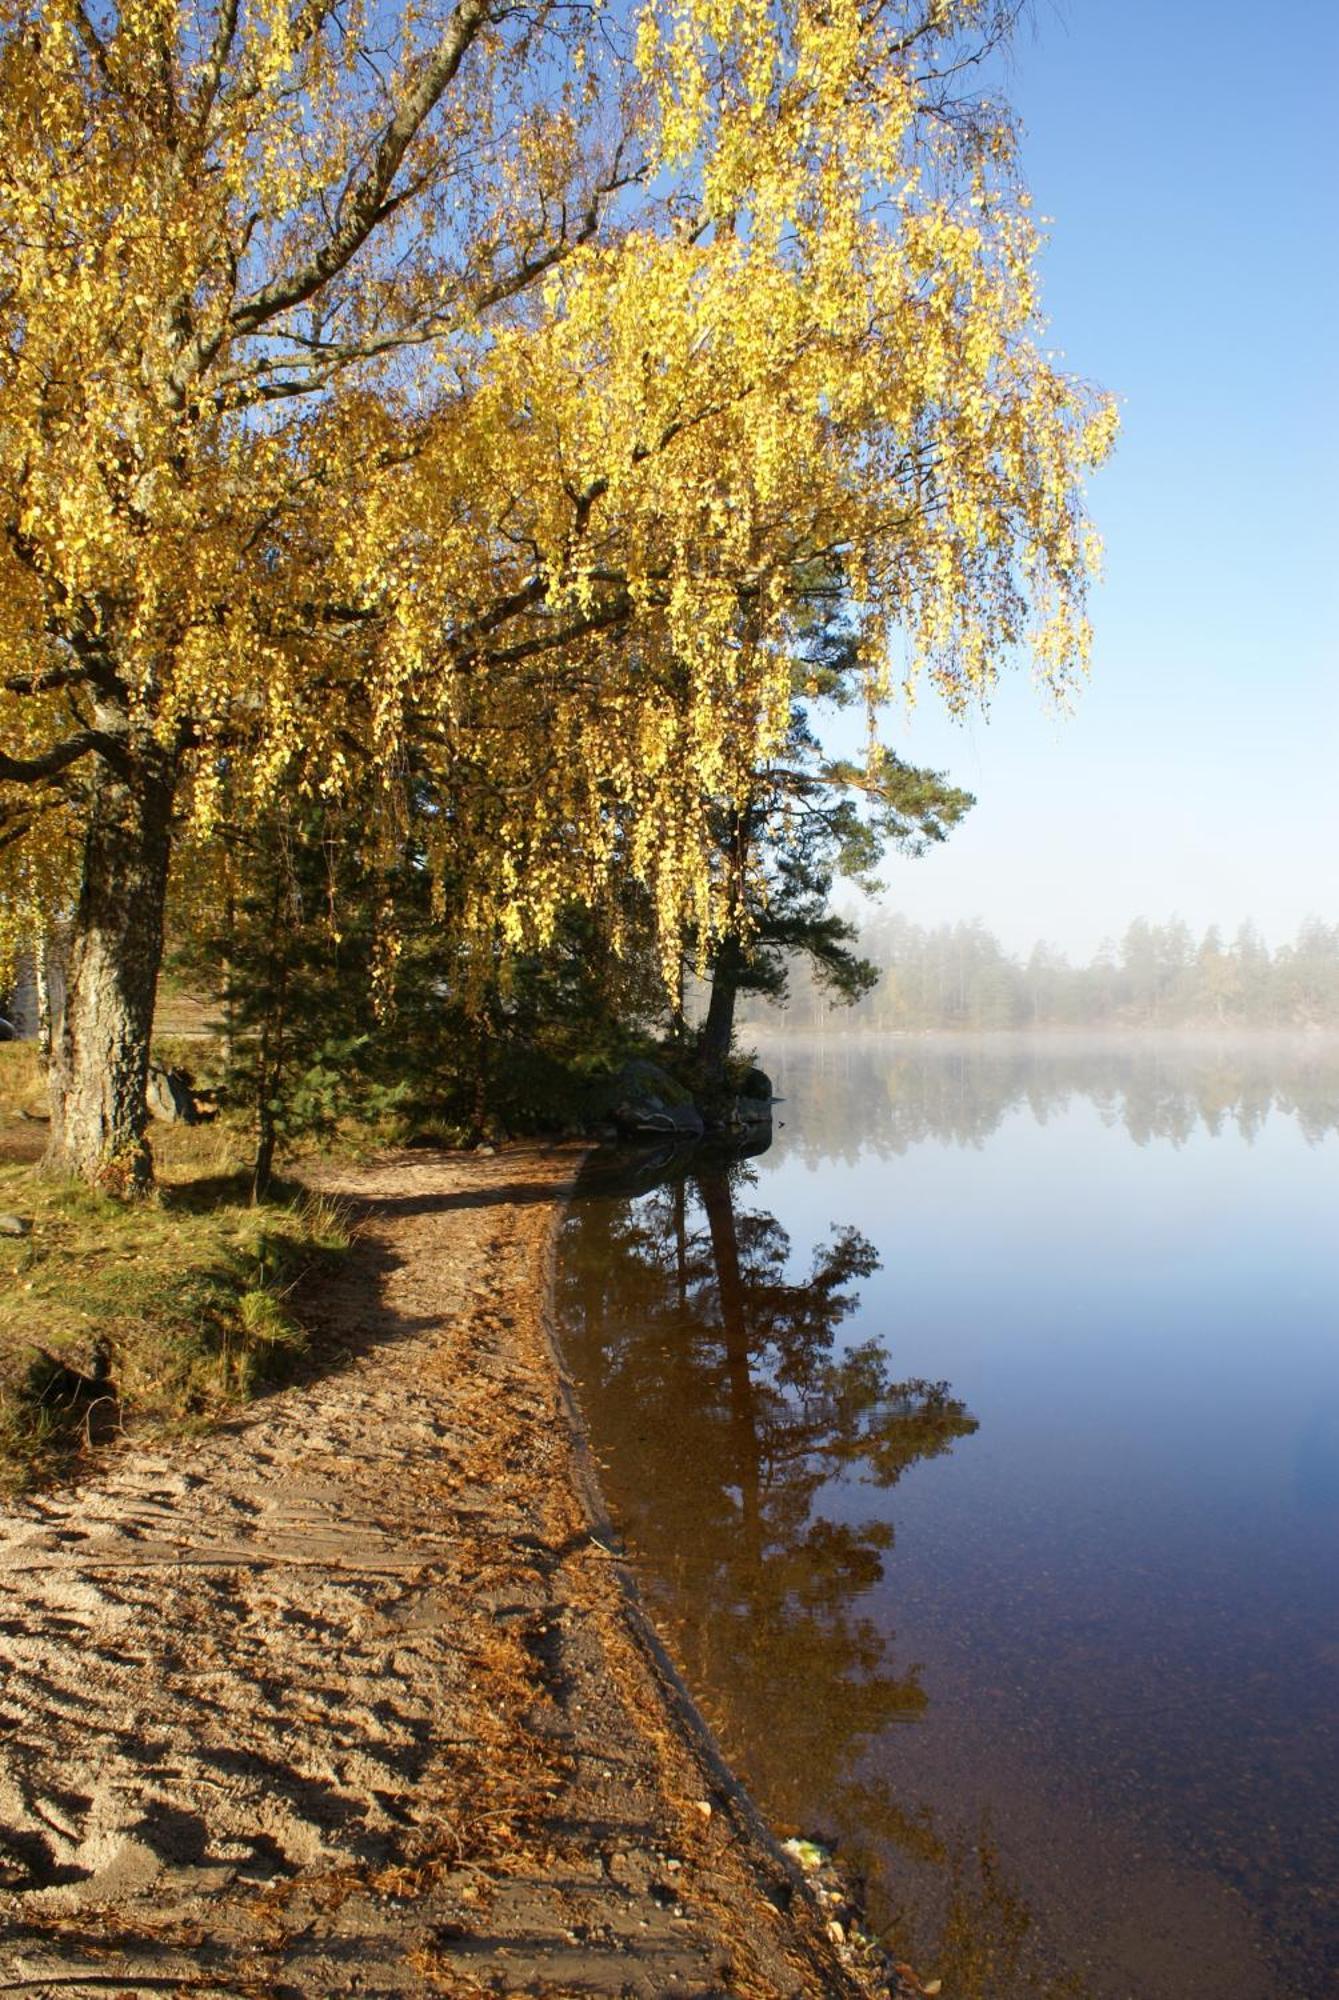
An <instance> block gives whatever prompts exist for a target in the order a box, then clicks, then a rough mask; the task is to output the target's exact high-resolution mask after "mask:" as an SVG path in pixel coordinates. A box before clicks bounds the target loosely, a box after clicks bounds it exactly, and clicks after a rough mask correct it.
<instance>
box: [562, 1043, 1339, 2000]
mask: <svg viewBox="0 0 1339 2000" xmlns="http://www.w3.org/2000/svg"><path fill="white" fill-rule="evenodd" d="M763 1053H764V1061H765V1063H766V1066H767V1068H768V1069H769V1070H770V1072H771V1073H772V1075H773V1076H774V1078H775V1079H776V1081H777V1088H778V1089H779V1090H780V1091H781V1092H782V1093H783V1095H784V1097H785V1099H786V1102H785V1103H784V1104H783V1105H781V1106H779V1107H778V1114H777V1115H778V1118H779V1119H780V1120H782V1121H784V1122H783V1123H782V1124H781V1125H780V1127H779V1129H778V1130H777V1131H776V1134H775V1138H774V1143H773V1145H772V1147H771V1148H770V1150H769V1151H768V1152H767V1153H765V1154H764V1155H762V1156H760V1157H758V1158H756V1159H754V1160H751V1161H749V1162H747V1163H742V1164H741V1163H735V1164H726V1163H723V1162H717V1163H716V1164H715V1165H713V1164H711V1163H710V1162H709V1161H707V1160H705V1159H703V1158H701V1157H699V1158H697V1159H696V1160H693V1161H691V1162H690V1163H689V1165H688V1168H687V1171H686V1172H684V1171H683V1169H682V1166H680V1167H679V1168H678V1169H677V1170H676V1169H675V1168H674V1167H672V1166H670V1167H669V1168H668V1170H665V1167H664V1163H660V1169H659V1170H658V1168H657V1163H655V1162H653V1161H649V1162H647V1163H646V1165H645V1166H644V1168H643V1170H642V1171H641V1174H640V1177H639V1180H638V1181H637V1182H636V1183H634V1184H633V1188H632V1191H631V1192H628V1191H627V1188H628V1183H627V1181H626V1178H625V1181H624V1184H623V1187H622V1188H619V1187H618V1185H617V1184H614V1183H610V1182H609V1181H608V1180H606V1181H604V1182H603V1183H601V1182H600V1181H599V1180H598V1179H593V1180H592V1181H591V1183H590V1187H589V1191H588V1194H587V1198H586V1199H585V1200H584V1201H582V1202H581V1203H579V1204H578V1205H577V1206H576V1207H575V1208H574V1210H573V1213H572V1216H571V1219H570V1221H569V1223H568V1225H567V1230H566V1235H565V1239H564V1249H563V1255H562V1260H561V1268H560V1292H561V1302H562V1312H563V1318H564V1323H565V1333H564V1339H565V1344H566V1345H567V1348H568V1353H569V1358H570V1360H571V1362H572V1364H573V1366H574V1369H575V1371H576V1373H577V1375H578V1378H579V1380H580V1381H581V1383H582V1387H583V1395H584V1400H585V1405H586V1410H587V1414H588V1417H589V1420H590V1423H591V1427H592V1431H593V1435H594V1441H595V1445H596V1449H597V1451H598V1452H599V1453H600V1455H601V1456H602V1458H603V1459H604V1460H605V1461H606V1472H605V1480H606V1490H607V1494H608V1497H609V1500H610V1504H611V1506H612V1508H613V1510H614V1512H615V1514H616V1515H617V1517H618V1519H619V1521H620V1524H621V1526H622V1528H623V1530H624V1532H625V1533H626V1535H627V1538H628V1541H629V1544H630V1546H631V1547H632V1548H633V1549H634V1551H635V1553H636V1556H637V1560H638V1563H639V1567H640V1572H641V1576H642V1580H643V1586H644V1589H645V1590H646V1592H647V1595H648V1597H649V1598H650V1600H651V1602H652V1605H653V1608H654V1610H655V1614H656V1616H657V1619H658V1621H659V1622H660V1624H661V1626H662V1629H663V1630H664V1632H665V1634H666V1636H667V1638H668V1639H669V1640H670V1642H671V1644H672V1645H673V1647H674V1649H675V1650H676V1652H677V1655H678V1657H679V1660H680V1663H681V1665H682V1667H683V1669H684V1671H685V1673H686V1675H687V1678H688V1679H689V1681H690V1684H691V1685H692V1686H693V1688H694V1691H695V1693H696V1694H697V1695H698V1697H699V1699H700V1701H701V1704H702V1706H703V1708H704V1710H705V1711H706V1713H707V1714H708V1716H709V1718H710V1719H711V1721H712V1723H713V1725H714V1727H715V1728H716V1730H717V1732H718V1735H719V1736H720V1738H721V1740H722V1742H723V1744H724V1746H725V1748H726V1750H727V1752H728V1753H729V1754H730V1756H731V1757H732V1758H733V1760H734V1761H735V1762H736V1764H737V1765H738V1766H739V1767H741V1768H742V1770H743V1772H744V1774H745V1775H746V1776H747V1778H748V1780H749V1781H750V1783H751V1785H752V1787H753V1789H754V1792H755V1796H756V1797H757V1798H758V1800H759V1802H760V1804H761V1805H762V1807H763V1809H764V1811H765V1812H766V1813H767V1814H768V1815H769V1816H770V1818H771V1819H772V1820H773V1822H774V1823H775V1824H776V1825H777V1826H778V1827H780V1828H782V1829H783V1830H786V1831H792V1830H793V1831H803V1832H806V1833H816V1834H818V1835H819V1836H820V1837H826V1838H829V1839H836V1840H837V1841H838V1842H839V1844H840V1847H841V1849H842V1851H843V1852H844V1853H845V1854H847V1855H848V1856H849V1857H850V1858H851V1859H853V1860H854V1861H855V1862H856V1863H857V1865H859V1866H860V1867H861V1868H862V1869H863V1870H864V1871H865V1873H866V1876H867V1879H868V1884H869V1897H870V1906H871V1909H872V1911H873V1912H874V1915H875V1917H876V1920H877V1921H878V1923H879V1924H880V1925H882V1926H887V1927H889V1929H890V1932H891V1935H892V1938H893V1941H894V1942H895V1943H896V1944H897V1946H898V1947H899V1949H900V1954H901V1955H903V1956H905V1957H907V1958H909V1959H910V1960H911V1961H912V1963H913V1964H915V1965H916V1966H917V1967H918V1969H919V1970H920V1971H921V1973H922V1975H923V1976H925V1977H927V1978H928V1977H930V1976H931V1975H932V1974H938V1975H939V1976H941V1977H942V1978H943V1980H944V1993H945V1996H946V2000H958V1996H970V1995H982V1996H985V1995H990V1996H992V2000H1012V1996H1013V1995H1033V1994H1036V1995H1048V1996H1061V1995H1093V1996H1099V2000H1133V1997H1134V1996H1138V2000H1173V1996H1175V2000H1185V1997H1186V1996H1192V2000H1199V1997H1200V1996H1203V2000H1328V1996H1332V1995H1335V1994H1339V1255H1337V1250H1336V1239H1337V1238H1339V1230H1337V1229H1336V1195H1339V1171H1337V1170H1339V1046H1336V1045H1335V1044H1334V1043H1323V1042H1316V1043H1313V1044H1311V1045H1310V1046H1306V1047H1302V1048H1296V1047H1294V1048H1288V1047H1286V1046H1282V1045H1279V1046H1274V1047H1269V1048H1266V1047H1262V1046H1259V1045H1257V1046H1256V1047H1255V1048H1254V1049H1252V1050H1245V1051H1243V1050H1241V1049H1240V1048H1238V1049H1236V1050H1233V1049H1227V1048H1221V1047H1219V1048H1211V1049H1204V1048H1194V1047H1189V1046H1184V1045H1183V1046H1182V1047H1180V1048H1171V1047H1153V1046H1151V1045H1147V1044H1143V1045H1140V1044H1126V1045H1125V1046H1124V1047H1121V1046H1112V1045H1107V1046H1105V1047H1103V1046H1100V1045H1094V1046H1091V1047H1084V1046H1080V1045H1076V1044H1073V1043H1070V1044H1066V1045H1064V1046H1063V1047H1061V1048H1060V1049H1059V1050H1057V1049H1055V1048H1054V1047H1053V1046H1052V1047H1048V1046H1047V1045H1045V1044H1040V1045H1038V1044H1032V1043H1020V1042H1019V1041H1018V1040H1016V1039H1015V1040H1003V1039H999V1040H995V1041H993V1042H992V1041H983V1042H980V1043H975V1044H972V1043H966V1042H963V1041H961V1040H954V1041H951V1042H939V1043H932V1042H916V1043H908V1042H897V1041H889V1042H881V1043H871V1042H854V1043H851V1044H847V1045H842V1044H837V1045H835V1047H834V1045H831V1044H830V1045H829V1047H828V1049H827V1051H823V1050H818V1049H812V1048H810V1049H807V1050H806V1049H805V1048H803V1047H802V1046H800V1045H797V1044H788V1043H778V1044H777V1045H776V1046H774V1047H771V1048H766V1049H764V1052H763Z"/></svg>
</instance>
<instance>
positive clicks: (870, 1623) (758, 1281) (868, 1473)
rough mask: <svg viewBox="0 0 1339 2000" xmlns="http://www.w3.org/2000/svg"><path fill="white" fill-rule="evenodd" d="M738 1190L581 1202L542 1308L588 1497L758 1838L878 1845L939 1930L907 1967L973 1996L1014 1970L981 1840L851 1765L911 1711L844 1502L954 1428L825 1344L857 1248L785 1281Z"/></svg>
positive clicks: (890, 1377) (938, 1409)
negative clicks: (597, 1482)
mask: <svg viewBox="0 0 1339 2000" xmlns="http://www.w3.org/2000/svg"><path fill="white" fill-rule="evenodd" d="M754 1186H755V1176H754V1175H753V1173H752V1172H751V1171H750V1169H749V1168H748V1167H747V1166H745V1165H743V1164H741V1163H739V1162H730V1163H726V1162H724V1161H718V1162H714V1163H711V1162H706V1163H701V1162H700V1163H697V1164H696V1165H695V1167H694V1169H693V1170H692V1171H686V1170H684V1169H683V1168H682V1167H681V1168H680V1169H679V1170H678V1171H674V1170H673V1169H671V1170H670V1172H669V1175H668V1177H667V1178H666V1179H665V1180H664V1182H663V1184H662V1185H661V1186H659V1187H657V1188H655V1189H654V1190H653V1191H650V1192H648V1191H646V1190H645V1168H643V1169H642V1174H641V1186H640V1189H639V1192H638V1193H637V1194H636V1195H635V1196H634V1195H629V1194H627V1193H625V1192H622V1191H621V1190H620V1189H618V1188H617V1186H616V1187H615V1188H614V1189H612V1190H611V1189H610V1188H608V1187H606V1188H605V1189H604V1191H603V1192H602V1193H601V1192H599V1191H598V1187H597V1184H592V1185H588V1188H587V1191H586V1196H585V1198H584V1199H583V1200H581V1201H580V1202H579V1203H578V1204H577V1205H576V1206H575V1208H574V1210H573V1213H572V1216H571V1219H570V1220H569V1222H568V1225H567V1229H566V1234H565V1239H564V1246H563V1257H562V1262H561V1277H560V1309H561V1312H562V1320H563V1325H564V1329H565V1333H564V1338H565V1341H566V1343H567V1345H568V1351H569V1359H570V1360H571V1362H572V1364H573V1366H574V1368H575V1370H576V1373H577V1375H578V1378H579V1379H580V1381H581V1384H582V1394H583V1400H584V1402H585V1405H586V1410H587V1414H588V1418H589V1421H590V1423H591V1427H592V1430H593V1433H594V1435H595V1436H596V1438H597V1439H598V1440H599V1445H600V1449H601V1451H602V1453H603V1455H604V1457H605V1460H606V1472H605V1482H606V1489H607V1497H608V1499H609V1501H610V1504H611V1506H612V1508H613V1511H614V1513H615V1516H616V1517H617V1519H618V1521H619V1524H620V1527H621V1528H622V1530H623V1532H624V1534H625V1535H626V1537H627V1539H628V1542H629V1544H630V1546H631V1548H632V1550H633V1551H634V1553H635V1555H636V1558H637V1561H638V1568H639V1573H640V1575H641V1577H642V1581H643V1587H644V1588H645V1589H646V1591H647V1594H648V1596H649V1597H650V1599H651V1601H652V1606H653V1611H654V1615H655V1616H656V1619H657V1623H658V1624H659V1625H660V1628H661V1630H662V1632H664V1634H665V1635H666V1637H667V1638H668V1640H669V1642H670V1644H671V1645H672V1646H673V1648H674V1649H675V1651H676V1653H677V1656H678V1659H679V1662H680V1666H681V1668H682V1670H683V1672H684V1673H685V1675H686V1677H687V1679H688V1681H689V1684H690V1685H691V1686H692V1688H693V1689H694V1691H695V1693H697V1694H698V1695H699V1696H700V1698H701V1699H702V1703H703V1706H704V1708H705V1709H706V1711H707V1713H708V1715H709V1719H710V1720H711V1722H712V1725H713V1727H714V1728H715V1730H716V1731H717V1734H718V1736H719V1737H720V1739H721V1741H722V1743H723V1745H724V1747H725V1749H726V1752H727V1754H728V1755H729V1756H730V1757H731V1758H732V1760H733V1761H734V1762H735V1763H736V1765H737V1766H738V1767H740V1768H741V1769H742V1771H743V1774H744V1776H745V1778H746V1780H747V1782H748V1783H749V1784H750V1786H751V1787H752V1788H753V1790H754V1792H755V1795H756V1796H757V1797H758V1798H759V1800H760V1802H761V1803H762V1805H763V1807H764V1810H765V1811H766V1812H767V1814H768V1816H769V1817H770V1818H771V1819H772V1821H773V1823H774V1824H776V1825H778V1826H779V1827H780V1828H782V1829H783V1830H786V1831H803V1832H806V1833H814V1832H817V1833H818V1834H820V1836H821V1837H823V1838H826V1839H829V1840H831V1839H833V1838H835V1837H838V1836H840V1840H841V1844H842V1847H843V1850H844V1851H845V1852H847V1853H848V1854H851V1855H854V1856H855V1857H856V1858H857V1860H859V1861H863V1862H865V1863H866V1864H869V1863H872V1862H873V1859H874V1857H875V1855H876V1853H883V1854H886V1852H887V1850H888V1849H889V1848H890V1847H892V1848H895V1849H896V1850H897V1851H898V1852H900V1853H901V1854H902V1855H903V1857H904V1858H905V1860H906V1861H907V1863H908V1864H910V1865H912V1866H914V1867H916V1868H917V1869H918V1870H924V1869H926V1868H928V1869H930V1870H931V1871H932V1872H933V1874H934V1875H935V1877H936V1880H937V1884H938V1893H937V1896H936V1898H935V1900H936V1904H937V1907H938V1924H937V1926H936V1928H937V1931H938V1935H937V1937H936V1938H935V1939H934V1940H933V1942H930V1941H929V1940H927V1938H926V1937H925V1935H924V1932H923V1931H922V1933H921V1935H920V1936H919V1937H918V1938H916V1939H915V1940H914V1941H913V1940H910V1939H907V1940H904V1948H905V1949H908V1950H910V1949H917V1950H920V1951H925V1950H928V1949H929V1950H933V1953H934V1960H935V1964H936V1966H937V1967H938V1968H939V1969H940V1970H941V1972H948V1973H949V1974H950V1975H951V1976H952V1978H953V1990H954V1992H955V1993H957V1994H958V1995H960V1996H971V1995H973V1994H978V1993H980V1994H983V1995H984V1994H986V1993H988V1992H991V1991H993V1990H996V1983H997V1982H998V1980H999V1977H1000V1975H1001V1974H1002V1973H1005V1972H1016V1971H1017V1969H1018V1967H1019V1966H1020V1965H1021V1964H1022V1962H1023V1960H1024V1958H1025V1957H1026V1956H1027V1951H1028V1942H1027V1941H1028V1938H1029V1934H1030V1932H1031V1930H1032V1924H1031V1920H1030V1918H1029V1916H1028V1913H1027V1912H1026V1910H1025V1909H1024V1908H1023V1906H1022V1903H1021V1901H1020V1900H1019V1898H1018V1897H1017V1896H1016V1895H1015V1894H1014V1893H1013V1892H1012V1891H1011V1890H1010V1888H1009V1886H1008V1884H1007V1883H1006V1882H1005V1880H1004V1879H1003V1875H1002V1871H1001V1870H1000V1868H999V1865H998V1861H997V1858H996V1857H995V1855H994V1853H993V1850H992V1848H991V1845H990V1843H989V1841H988V1839H984V1838H978V1839H976V1840H970V1841H963V1840H961V1839H959V1840H956V1841H955V1840H950V1839H945V1838H944V1837H942V1836H941V1834H940V1833H939V1832H938V1831H937V1830H936V1827H935V1824H934V1821H933V1818H932V1815H931V1814H930V1812H929V1810H928V1809H925V1808H921V1807H917V1806H915V1805H914V1804H908V1803H907V1802H906V1801H905V1800H903V1799H900V1798H899V1797H898V1796H897V1794H896V1790H895V1787H894V1785H893V1783H892V1782H891V1781H890V1780H889V1779H888V1778H887V1777H882V1776H877V1775H875V1776H871V1775H870V1774H869V1772H867V1771H862V1768H861V1766H862V1758H863V1755H864V1753H865V1751H866V1750H867V1748H868V1746H869V1745H870V1744H871V1743H873V1742H875V1741H877V1740H879V1739H881V1738H883V1737H884V1736H885V1735H886V1734H887V1732H888V1731H889V1730H890V1729H891V1728H892V1727H893V1726H894V1725H896V1724H898V1723H901V1722H905V1721H906V1720H908V1719H910V1718H913V1717H915V1716H917V1715H918V1714H920V1713H921V1711H922V1710H923V1709H924V1707H925V1703H926V1694H925V1690H924V1688H923V1687H922V1685H921V1679H920V1675H919V1672H918V1670H917V1668H916V1667H915V1665H914V1664H911V1663H909V1662H907V1661H905V1660H901V1659H899V1658H898V1657H897V1656H896V1645H895V1634H894V1633H893V1632H892V1631H890V1630H889V1628H888V1626H887V1625H886V1624H884V1623H880V1622H878V1621H876V1620H875V1619H874V1618H873V1617H871V1616H870V1615H869V1614H868V1610H867V1609H866V1608H865V1606H866V1605H867V1602H868V1598H869V1593H870V1592H871V1591H872V1590H873V1588H874V1586H876V1585H878V1584H879V1583H880V1581H881V1580H882V1579H883V1576H884V1568H885V1560H886V1558H887V1556H888V1553H889V1551H890V1550H891V1548H892V1545H893V1538H894V1536H893V1527H892V1524H891V1522H890V1521H889V1519H888V1518H887V1513H886V1510H884V1509H882V1508H880V1507H879V1506H878V1505H877V1503H874V1504H873V1505H872V1506H871V1507H870V1508H867V1507H866V1506H863V1505H862V1504H861V1501H860V1489H861V1488H869V1489H876V1490H879V1491H882V1492H884V1493H886V1492H887V1491H888V1489H890V1488H892V1487H893V1486H895V1485H896V1484H897V1483H898V1481H899V1480H901V1479H902V1478H903V1477H904V1475H905V1474H906V1473H907V1472H908V1471H909V1470H910V1468H911V1467H913V1466H915V1465H917V1464H918V1463H921V1462H924V1461H926V1460H929V1459H934V1458H937V1457H939V1456H941V1455H942V1454H944V1453H946V1452H949V1451H950V1450H951V1449H952V1448H953V1447H954V1445H955V1444H956V1443H958V1442H959V1441H960V1440H962V1439H965V1438H968V1437H970V1436H971V1435H972V1434H973V1433H974V1432H975V1430H976V1429H977V1425H976V1421H975V1419H974V1418H973V1417H972V1416H971V1415H969V1413H968V1411H967V1409H966V1407H965V1405H964V1404H963V1402H962V1401H961V1399H960V1398H958V1397H957V1396H955V1395H954V1394H952V1392H951V1390H950V1388H949V1385H948V1384H947V1383H945V1382H932V1381H926V1380H923V1379H920V1378H909V1379H898V1378H897V1376H896V1374H895V1368H894V1363H893V1360H892V1357H891V1355H890V1353H889V1351H888V1348H887V1346H886V1344H885V1343H884V1342H883V1341H882V1340H879V1339H876V1338H875V1339H865V1340H862V1341H860V1342H859V1343H857V1344H854V1345H846V1346H844V1347H841V1348H840V1349H839V1347H838V1334H839V1329H841V1327H842V1326H843V1323H844V1322H845V1321H847V1319H848V1318H849V1317H850V1315H851V1314H852V1313H853V1312H854V1310H855V1309H856V1306H857V1300H858V1286H859V1283H860V1281H861V1280H862V1279H866V1278H868V1277H869V1276H870V1275H871V1274H872V1273H873V1272H874V1271H875V1270H876V1269H877V1268H878V1264H879V1259H878V1257H877V1255H876V1253H875V1250H874V1246H873V1245H872V1244H871V1243H870V1241H869V1240H868V1238H867V1237H865V1236H863V1235H861V1234H860V1232H859V1231H858V1230H856V1229H853V1228H834V1229H833V1230H832V1231H831V1233H830V1235H829V1238H828V1240H827V1241H825V1242H821V1243H819V1244H818V1245H817V1246H815V1248H814V1249H813V1252H812V1256H811V1259H810V1263H809V1268H808V1271H807V1273H806V1274H805V1275H803V1276H802V1277H796V1276H795V1275H794V1272H795V1260H794V1258H793V1255H792V1245H791V1240H790V1237H789V1236H788V1234H787V1232H786V1231H785V1230H784V1229H783V1228H782V1227H781V1225H780V1223H779V1222H778V1221H777V1219H776V1217H775V1216H774V1215H772V1214H769V1213H768V1212H767V1211H766V1210H764V1209H763V1208H761V1207H760V1206H759V1205H758V1204H757V1202H756V1198H755V1197H754V1193H753V1190H754ZM883 1872H884V1873H886V1865H885V1867H884V1870H883ZM882 1900H883V1901H884V1903H885V1904H886V1898H883V1899H882ZM882 1914H883V1915H884V1916H889V1915H891V1908H890V1907H885V1908H884V1910H883V1912H882ZM1029 1990H1031V1991H1035V1992H1037V1993H1043V1992H1045V1993H1057V1994H1058V1993H1060V1992H1061V1991H1062V1990H1063V1991H1064V1992H1065V1993H1070V1992H1075V1991H1077V1990H1078V1989H1077V1988H1076V1987H1073V1986H1070V1985H1068V1984H1066V1985H1064V1987H1063V1989H1062V1988H1061V1987H1060V1986H1059V1985H1052V1984H1051V1983H1050V1982H1049V1981H1042V1982H1039V1983H1037V1984H1035V1985H1034V1986H1032V1987H1031V1988H1030V1989H1029Z"/></svg>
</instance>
